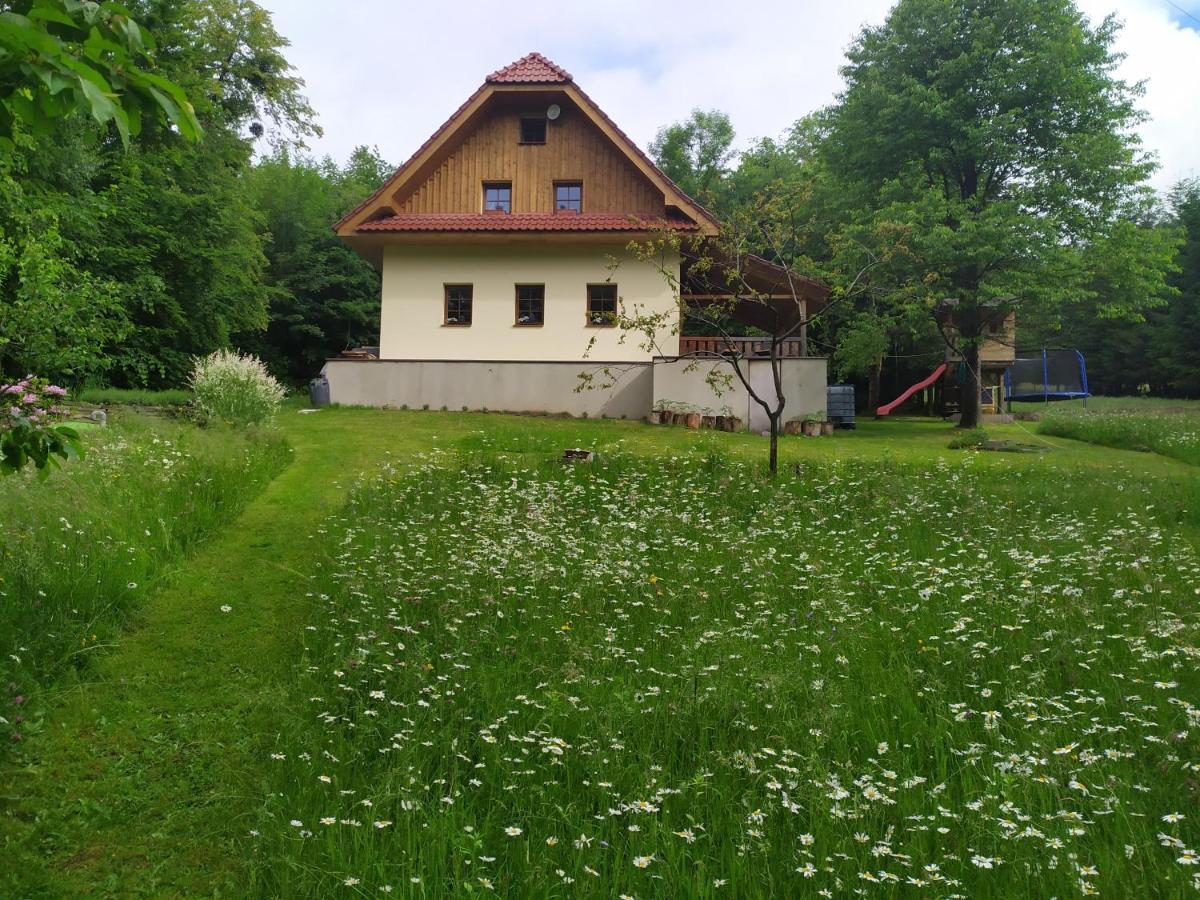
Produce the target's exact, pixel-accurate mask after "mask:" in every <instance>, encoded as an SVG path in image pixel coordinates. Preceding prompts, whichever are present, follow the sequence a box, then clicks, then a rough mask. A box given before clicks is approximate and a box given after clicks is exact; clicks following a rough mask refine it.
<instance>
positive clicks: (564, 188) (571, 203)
mask: <svg viewBox="0 0 1200 900" xmlns="http://www.w3.org/2000/svg"><path fill="white" fill-rule="evenodd" d="M554 211H555V212H583V182H581V181H556V182H555V183H554Z"/></svg>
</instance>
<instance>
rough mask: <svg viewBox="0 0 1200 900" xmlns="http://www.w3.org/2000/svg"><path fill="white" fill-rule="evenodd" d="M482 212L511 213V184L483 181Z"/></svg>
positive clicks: (508, 182)
mask: <svg viewBox="0 0 1200 900" xmlns="http://www.w3.org/2000/svg"><path fill="white" fill-rule="evenodd" d="M483 211H484V212H505V213H508V212H512V182H511V181H485V182H484V183H483Z"/></svg>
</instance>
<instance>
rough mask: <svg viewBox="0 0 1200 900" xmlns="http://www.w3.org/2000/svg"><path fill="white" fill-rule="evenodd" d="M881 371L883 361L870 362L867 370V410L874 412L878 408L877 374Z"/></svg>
mask: <svg viewBox="0 0 1200 900" xmlns="http://www.w3.org/2000/svg"><path fill="white" fill-rule="evenodd" d="M882 371H883V361H882V360H879V361H877V362H873V363H871V368H870V370H869V371H868V372H867V412H869V413H874V412H875V410H877V409H879V376H880V373H881V372H882Z"/></svg>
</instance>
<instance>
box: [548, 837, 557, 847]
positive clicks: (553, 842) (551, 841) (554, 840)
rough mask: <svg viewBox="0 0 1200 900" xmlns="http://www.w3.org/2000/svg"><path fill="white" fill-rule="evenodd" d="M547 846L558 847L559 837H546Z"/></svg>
mask: <svg viewBox="0 0 1200 900" xmlns="http://www.w3.org/2000/svg"><path fill="white" fill-rule="evenodd" d="M546 846H547V847H557V846H558V838H556V837H555V836H554V835H550V837H548V838H546Z"/></svg>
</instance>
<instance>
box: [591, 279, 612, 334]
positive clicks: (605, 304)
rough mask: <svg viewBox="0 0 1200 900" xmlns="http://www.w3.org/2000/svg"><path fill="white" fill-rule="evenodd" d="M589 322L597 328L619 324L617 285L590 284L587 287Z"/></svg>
mask: <svg viewBox="0 0 1200 900" xmlns="http://www.w3.org/2000/svg"><path fill="white" fill-rule="evenodd" d="M587 323H588V325H592V326H595V327H597V328H605V327H607V328H611V327H612V326H614V325H616V324H617V286H616V285H615V284H589V285H588V288H587Z"/></svg>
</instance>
